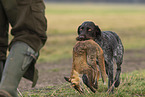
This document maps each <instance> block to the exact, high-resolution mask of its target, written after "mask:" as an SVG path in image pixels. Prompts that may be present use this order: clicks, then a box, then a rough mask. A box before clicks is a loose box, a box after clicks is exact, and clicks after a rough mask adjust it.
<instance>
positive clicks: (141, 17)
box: [39, 3, 145, 62]
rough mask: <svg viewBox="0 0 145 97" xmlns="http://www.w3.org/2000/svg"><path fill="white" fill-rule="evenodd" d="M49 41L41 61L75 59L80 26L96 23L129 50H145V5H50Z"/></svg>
mask: <svg viewBox="0 0 145 97" xmlns="http://www.w3.org/2000/svg"><path fill="white" fill-rule="evenodd" d="M46 17H47V20H48V30H47V35H48V40H47V42H46V45H45V46H44V48H43V49H42V50H41V56H40V58H39V62H54V61H59V60H61V59H66V58H71V57H72V47H73V45H74V44H75V42H76V40H75V38H76V37H77V27H78V26H79V25H80V24H81V23H82V22H84V21H94V22H95V23H96V24H98V25H99V26H100V28H101V29H102V31H106V30H111V31H114V32H116V33H117V34H118V35H119V36H120V38H121V39H122V42H123V45H124V47H125V49H126V50H128V49H142V48H144V47H145V43H144V42H145V38H144V36H145V34H144V32H145V22H144V21H145V6H144V5H126V4H124V5H123V4H121V5H120V4H55V3H54V4H53V3H50V4H46Z"/></svg>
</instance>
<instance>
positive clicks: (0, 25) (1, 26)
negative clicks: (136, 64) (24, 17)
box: [0, 1, 8, 81]
mask: <svg viewBox="0 0 145 97" xmlns="http://www.w3.org/2000/svg"><path fill="white" fill-rule="evenodd" d="M7 47H8V21H7V17H6V15H5V12H4V9H3V7H2V4H1V1H0V81H1V77H2V71H3V67H4V62H5V60H6V53H7Z"/></svg>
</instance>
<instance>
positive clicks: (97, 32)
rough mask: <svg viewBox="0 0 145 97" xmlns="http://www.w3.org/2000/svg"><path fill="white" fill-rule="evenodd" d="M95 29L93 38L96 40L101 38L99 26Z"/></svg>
mask: <svg viewBox="0 0 145 97" xmlns="http://www.w3.org/2000/svg"><path fill="white" fill-rule="evenodd" d="M95 29H96V33H95V37H96V38H99V37H101V29H100V28H99V26H98V25H95Z"/></svg>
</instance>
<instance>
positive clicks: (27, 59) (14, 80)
mask: <svg viewBox="0 0 145 97" xmlns="http://www.w3.org/2000/svg"><path fill="white" fill-rule="evenodd" d="M28 53H29V54H30V55H28ZM35 54H36V53H35V51H34V50H33V49H32V48H31V47H29V46H28V45H27V44H26V43H24V42H19V41H18V42H16V43H15V44H13V46H12V48H11V50H10V53H9V55H8V57H7V60H6V64H5V68H4V71H3V76H2V81H1V84H0V97H1V95H3V94H5V93H4V92H3V91H5V92H8V93H9V94H10V95H11V96H12V97H18V95H17V87H18V85H19V82H20V80H21V78H22V77H23V75H24V73H25V72H26V70H27V69H28V67H29V66H30V64H31V62H32V60H33V57H32V56H31V55H35Z"/></svg>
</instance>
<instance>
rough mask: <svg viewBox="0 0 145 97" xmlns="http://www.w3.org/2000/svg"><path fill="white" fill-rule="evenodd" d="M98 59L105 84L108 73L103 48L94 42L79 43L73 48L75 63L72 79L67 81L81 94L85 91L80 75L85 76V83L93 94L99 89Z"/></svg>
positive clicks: (73, 64)
mask: <svg viewBox="0 0 145 97" xmlns="http://www.w3.org/2000/svg"><path fill="white" fill-rule="evenodd" d="M96 58H97V59H98V63H99V67H100V71H101V75H102V79H103V82H104V83H105V82H106V71H105V62H104V54H103V50H102V49H101V47H100V46H99V45H98V44H97V43H96V42H94V41H93V40H86V41H78V42H77V43H76V45H75V46H74V48H73V63H72V72H71V76H70V78H67V77H65V80H66V81H68V82H70V83H71V84H72V86H73V87H74V88H75V89H76V90H77V91H78V92H80V93H83V89H82V87H81V85H80V81H81V80H80V77H79V75H80V74H83V82H84V83H85V84H86V85H87V86H88V87H89V88H90V90H91V91H92V92H96V89H97V88H98V79H99V75H100V73H99V69H98V68H97V63H96Z"/></svg>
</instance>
